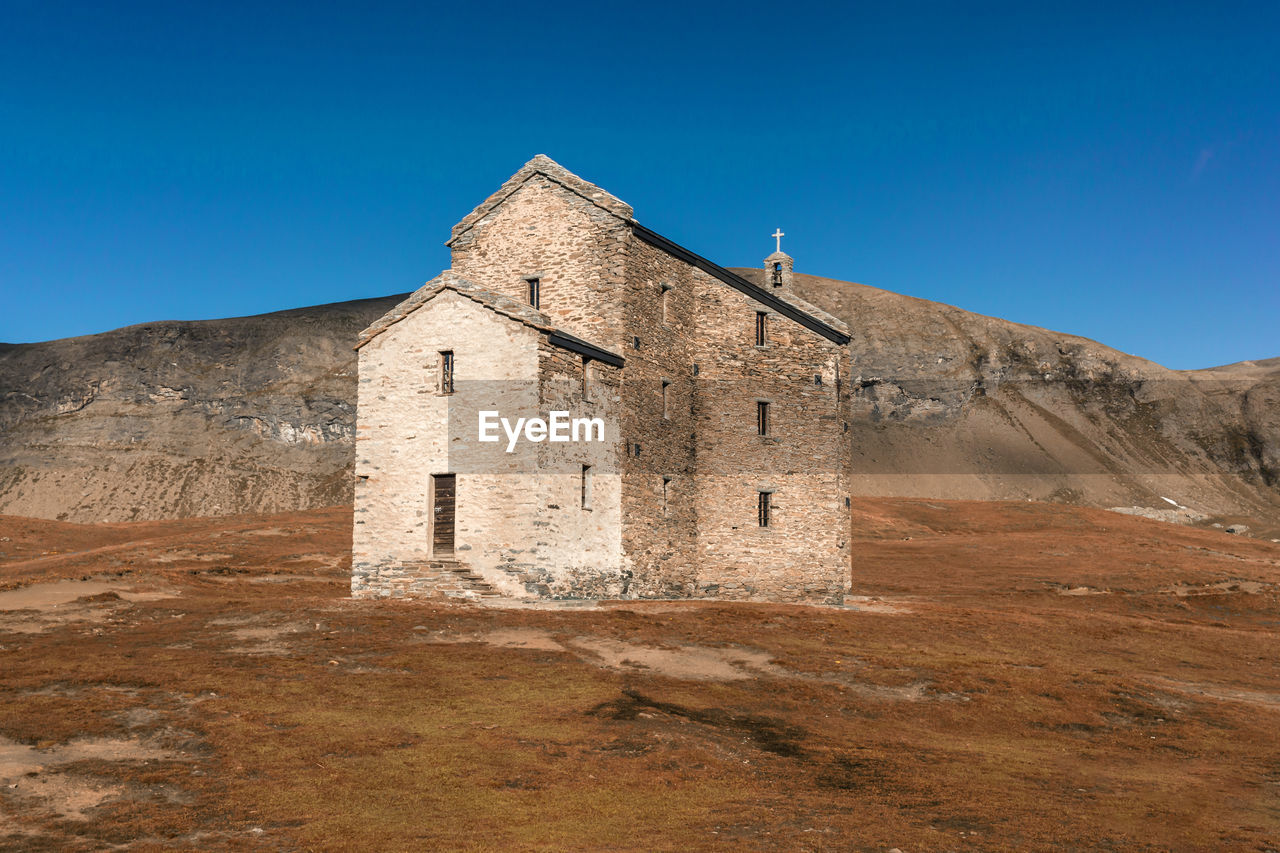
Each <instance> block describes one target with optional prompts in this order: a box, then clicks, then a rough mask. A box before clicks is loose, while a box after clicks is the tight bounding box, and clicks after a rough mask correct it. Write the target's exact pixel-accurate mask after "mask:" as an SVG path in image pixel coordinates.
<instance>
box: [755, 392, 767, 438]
mask: <svg viewBox="0 0 1280 853" xmlns="http://www.w3.org/2000/svg"><path fill="white" fill-rule="evenodd" d="M756 434H757V435H768V434H769V404H768V403H766V402H765V401H764V400H757V401H756Z"/></svg>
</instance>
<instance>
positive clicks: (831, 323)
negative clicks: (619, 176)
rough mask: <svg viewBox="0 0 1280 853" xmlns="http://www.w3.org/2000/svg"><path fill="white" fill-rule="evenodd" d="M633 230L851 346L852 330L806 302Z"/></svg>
mask: <svg viewBox="0 0 1280 853" xmlns="http://www.w3.org/2000/svg"><path fill="white" fill-rule="evenodd" d="M631 229H632V233H634V234H635V235H636V236H637V237H639V238H640V239H641V240H643V241H644V242H646V243H648V244H649V245H651V246H654V247H656V248H658V249H661V250H662V251H664V252H666V253H667V254H668V255H671V256H672V257H673V258H678V259H679V260H682V261H684V262H685V263H688V264H690V265H692V266H695V267H697V268H698V269H700V270H702V271H703V272H705V273H707V274H708V275H710V276H711V277H712V278H716V279H719V280H720V281H722V282H724V283H725V284H727V285H729V286H730V287H732V288H733V289H734V290H737V291H739V292H741V293H743V294H745V295H747V296H749V297H751V298H752V299H754V300H755V301H757V302H759V303H760V304H762V305H764V306H765V307H767V308H769V309H771V310H773V311H775V312H777V313H778V314H781V315H782V316H784V317H787V318H789V319H792V320H795V321H796V322H797V323H799V324H800V325H801V326H804V327H805V328H806V329H808V330H809V331H811V332H816V333H817V334H819V335H821V336H822V337H824V338H826V339H827V340H829V341H831V342H832V343H836V344H840V345H841V346H843V345H844V344H847V343H849V340H850V338H849V327H848V326H846V325H845V324H844V323H843V322H842V321H840V320H839V319H837V318H835V317H832V316H831V315H830V314H828V313H826V312H825V311H821V310H819V309H817V308H815V307H814V306H812V305H810V304H809V303H807V302H805V301H804V300H803V299H798V298H796V299H792V300H791V301H786V300H783V299H780V298H778V297H777V296H774V295H773V294H772V293H770V292H769V291H767V290H765V289H764V288H762V287H760V286H759V285H756V284H752V283H751V282H749V281H747V280H746V279H745V278H743V277H742V276H740V275H738V274H737V273H732V272H729V271H728V270H727V269H725V268H724V267H722V266H720V265H719V264H716V263H712V262H711V261H709V260H707V259H706V258H704V257H702V256H701V255H697V254H694V253H693V252H691V251H689V250H688V249H686V248H685V247H684V246H681V245H680V244H678V243H675V242H673V241H671V240H668V239H667V238H666V237H663V236H662V235H661V234H659V233H658V232H656V231H651V230H649V229H648V228H645V227H644V226H643V225H641V224H640V223H639V222H636V221H635V220H634V219H633V220H632V221H631ZM793 303H796V304H793Z"/></svg>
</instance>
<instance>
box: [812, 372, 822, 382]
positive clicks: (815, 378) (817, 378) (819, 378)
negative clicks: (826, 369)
mask: <svg viewBox="0 0 1280 853" xmlns="http://www.w3.org/2000/svg"><path fill="white" fill-rule="evenodd" d="M813 384H814V385H821V384H822V374H821V373H815V374H813Z"/></svg>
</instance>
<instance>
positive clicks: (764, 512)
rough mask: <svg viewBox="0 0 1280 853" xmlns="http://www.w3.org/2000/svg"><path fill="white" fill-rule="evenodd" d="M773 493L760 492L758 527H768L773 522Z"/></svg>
mask: <svg viewBox="0 0 1280 853" xmlns="http://www.w3.org/2000/svg"><path fill="white" fill-rule="evenodd" d="M772 514H773V492H760V519H759V520H760V526H761V527H768V526H769V525H770V523H771V522H772V521H773V518H772Z"/></svg>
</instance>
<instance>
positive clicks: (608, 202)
mask: <svg viewBox="0 0 1280 853" xmlns="http://www.w3.org/2000/svg"><path fill="white" fill-rule="evenodd" d="M534 175H544V176H546V177H548V178H550V179H551V180H553V181H555V182H556V183H558V184H560V185H561V186H563V187H564V188H565V189H567V190H569V191H570V192H573V193H576V194H577V195H580V196H582V197H583V198H584V199H586V200H587V201H589V202H591V203H592V204H594V205H595V206H596V207H598V208H600V209H601V210H604V211H606V212H608V213H611V214H613V215H614V216H616V217H618V218H619V219H622V220H624V221H628V222H629V221H630V220H631V217H632V216H633V215H634V214H635V211H634V210H633V209H632V207H631V205H629V204H627V203H626V202H625V201H623V200H622V199H620V198H618V197H617V196H615V195H613V194H612V193H610V192H609V191H608V190H605V189H603V188H601V187H599V186H596V185H595V184H593V183H591V182H590V181H588V180H586V179H585V178H581V177H579V176H578V175H575V174H574V173H573V172H570V171H569V170H568V169H566V168H565V167H564V166H561V165H560V164H559V163H557V162H556V161H555V160H552V159H551V158H550V157H548V156H547V155H546V154H535V155H534V156H533V158H532V159H530V160H529V162H527V163H525V164H524V165H523V166H521V167H520V168H519V169H518V170H517V171H516V173H515V174H514V175H512V176H511V177H510V178H507V180H506V181H504V182H503V184H502V186H500V187H498V189H497V190H496V191H495V192H494V193H493V194H491V195H490V196H489V197H488V198H486V199H485V200H484V201H482V202H480V204H478V205H476V207H475V209H474V210H472V211H471V212H470V213H468V214H467V215H466V216H464V217H462V219H460V220H458V224H457V225H454V226H453V229H452V230H451V231H450V235H449V239H448V240H447V241H446V242H445V245H446V246H451V245H453V242H454V241H455V240H457V239H458V238H459V237H461V236H462V235H463V234H466V233H467V232H468V231H470V230H471V229H472V228H474V227H475V226H476V224H477V223H478V222H480V220H482V219H484V218H485V217H486V216H488V215H489V214H490V213H491V212H492V211H493V210H494V208H496V207H498V206H499V205H500V204H502V203H503V202H504V201H506V200H507V199H508V198H510V197H511V196H512V195H513V194H514V193H515V191H516V190H518V189H519V188H520V187H521V186H522V185H523V184H524V183H525V181H527V180H529V179H530V178H531V177H533V176H534Z"/></svg>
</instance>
